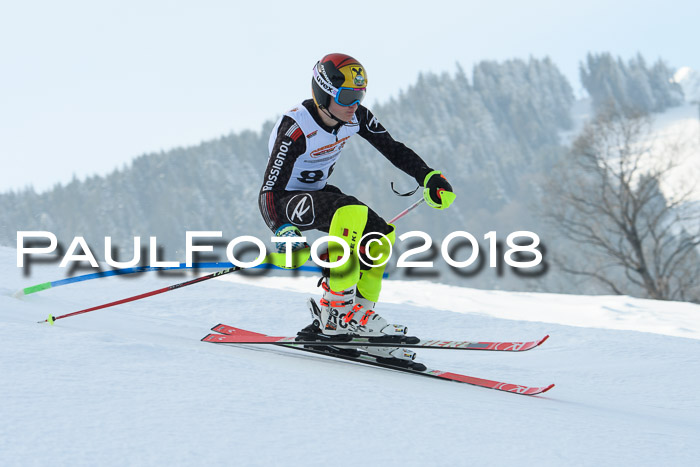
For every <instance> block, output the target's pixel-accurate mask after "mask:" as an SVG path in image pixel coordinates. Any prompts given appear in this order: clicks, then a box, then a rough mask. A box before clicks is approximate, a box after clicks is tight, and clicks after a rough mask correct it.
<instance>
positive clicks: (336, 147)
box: [309, 136, 350, 158]
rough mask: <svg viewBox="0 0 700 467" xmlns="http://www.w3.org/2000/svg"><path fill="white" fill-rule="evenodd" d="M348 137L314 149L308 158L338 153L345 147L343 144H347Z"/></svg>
mask: <svg viewBox="0 0 700 467" xmlns="http://www.w3.org/2000/svg"><path fill="white" fill-rule="evenodd" d="M348 138H350V137H349V136H346V137H345V138H341V139H339V140H338V141H334V142H332V143H331V144H327V145H325V146H322V147H320V148H318V149H314V150H313V151H311V152H310V153H309V156H311V157H312V158H315V157H321V156H327V155H328V154H331V153H334V152H340V151H341V149H343V147H344V146H345V143H346V142H347V140H348Z"/></svg>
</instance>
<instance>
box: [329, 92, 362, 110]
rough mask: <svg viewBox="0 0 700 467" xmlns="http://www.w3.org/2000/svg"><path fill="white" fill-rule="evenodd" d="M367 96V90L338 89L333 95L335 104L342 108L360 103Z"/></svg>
mask: <svg viewBox="0 0 700 467" xmlns="http://www.w3.org/2000/svg"><path fill="white" fill-rule="evenodd" d="M365 94H367V88H338V92H337V93H336V94H335V103H336V104H338V105H342V106H343V107H350V106H352V105H355V104H359V103H360V102H362V99H364V98H365Z"/></svg>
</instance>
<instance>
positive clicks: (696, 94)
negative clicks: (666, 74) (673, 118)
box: [673, 66, 700, 104]
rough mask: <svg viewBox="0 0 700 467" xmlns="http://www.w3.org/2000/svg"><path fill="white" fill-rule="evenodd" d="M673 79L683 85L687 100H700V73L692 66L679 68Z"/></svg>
mask: <svg viewBox="0 0 700 467" xmlns="http://www.w3.org/2000/svg"><path fill="white" fill-rule="evenodd" d="M673 80H674V81H675V82H676V83H678V84H680V85H681V88H683V94H684V95H685V100H686V102H693V101H694V102H695V103H696V104H697V103H698V101H700V73H699V72H697V71H695V70H693V69H692V68H690V67H687V66H684V67H681V68H679V69H678V71H676V73H675V74H674V76H673Z"/></svg>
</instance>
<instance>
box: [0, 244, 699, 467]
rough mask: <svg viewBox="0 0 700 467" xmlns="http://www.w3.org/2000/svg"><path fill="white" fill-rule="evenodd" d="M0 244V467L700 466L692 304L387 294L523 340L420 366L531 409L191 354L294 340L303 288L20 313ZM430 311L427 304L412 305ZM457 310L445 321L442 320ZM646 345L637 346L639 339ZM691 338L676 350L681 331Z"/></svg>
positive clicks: (301, 318)
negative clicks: (513, 350) (220, 330)
mask: <svg viewBox="0 0 700 467" xmlns="http://www.w3.org/2000/svg"><path fill="white" fill-rule="evenodd" d="M14 255H15V253H14V251H13V250H11V249H8V248H0V266H1V267H0V278H1V279H2V285H1V286H0V420H2V423H1V424H0V465H3V466H14V465H23V466H24V465H71V466H73V465H207V464H210V465H213V464H215V465H222V464H223V465H312V466H313V465H397V466H398V465H466V464H471V463H478V464H486V463H488V464H489V465H504V464H507V463H512V462H516V461H517V462H518V465H538V466H540V465H569V464H571V465H619V464H620V463H624V464H637V465H658V464H664V465H695V463H696V462H697V459H698V458H700V447H699V446H698V443H697V440H698V439H700V395H699V394H698V391H697V387H698V386H699V385H700V306H697V305H691V304H685V303H669V302H656V301H650V300H639V299H633V298H629V297H584V296H560V295H552V294H521V293H518V294H515V293H506V292H487V291H477V290H471V289H466V288H458V287H446V286H441V285H437V284H430V283H415V282H412V283H401V282H395V281H387V282H386V283H385V293H384V295H385V296H386V297H387V301H386V303H384V304H382V306H381V308H380V310H381V312H382V314H383V315H384V316H387V317H390V318H393V319H395V320H397V321H401V322H403V323H405V324H407V325H408V326H409V329H412V331H413V333H415V334H418V335H419V336H423V337H439V338H445V339H448V338H462V339H476V340H491V339H506V338H507V339H530V338H537V337H541V336H543V335H544V334H547V333H549V334H551V338H550V340H549V341H548V342H547V343H546V344H544V345H543V346H542V347H541V348H539V349H535V350H532V351H529V352H525V353H523V354H496V353H481V352H463V351H445V350H433V351H428V350H423V351H421V352H420V353H419V356H418V359H419V360H420V361H423V362H425V363H426V364H428V365H429V366H432V367H436V368H440V369H444V370H452V371H456V372H462V373H466V374H469V375H474V376H480V377H484V378H494V379H500V380H503V381H508V382H514V383H521V384H528V385H544V384H548V383H550V382H554V383H556V384H557V386H556V387H555V388H554V389H553V390H552V391H550V392H548V393H546V394H544V395H543V396H538V397H525V396H519V395H514V394H507V393H502V392H498V391H493V390H488V389H482V388H477V387H473V386H469V385H464V384H457V383H450V382H444V381H438V380H433V379H429V378H422V377H418V376H414V375H408V374H403V373H398V372H393V371H389V370H382V369H377V368H370V367H365V366H359V365H357V364H352V363H346V362H342V361H337V360H332V359H328V358H326V357H318V356H314V355H309V354H303V353H301V352H296V353H295V352H293V351H291V350H286V349H281V348H277V347H270V346H265V347H262V346H261V347H253V346H239V347H233V346H220V345H214V344H208V343H202V342H200V341H199V339H200V338H201V337H203V336H204V335H205V334H206V333H207V331H208V329H209V328H210V327H211V326H213V325H214V324H217V323H219V322H225V323H229V324H233V325H236V326H239V327H242V328H246V329H250V330H253V331H260V332H266V333H271V334H272V333H274V334H290V333H292V332H294V331H295V330H297V329H299V328H301V327H302V326H304V325H305V324H307V322H308V312H307V311H306V310H305V307H304V301H305V299H306V297H307V296H308V293H309V291H311V290H313V291H314V293H316V292H315V290H316V289H315V282H316V278H313V277H308V276H307V277H300V278H298V279H291V278H290V279H287V278H272V277H268V278H262V279H257V280H254V279H250V278H248V279H244V278H243V277H241V276H235V275H230V276H228V279H226V280H224V279H223V278H222V279H221V280H211V281H207V282H204V283H201V284H197V285H193V286H190V287H186V288H183V289H178V290H173V291H171V292H168V293H165V294H162V295H158V296H155V297H151V298H147V299H144V300H140V301H137V302H133V303H129V304H124V305H120V306H117V307H114V308H109V309H104V310H98V311H95V312H92V313H87V314H84V315H80V316H76V317H72V318H67V319H64V320H59V321H57V322H56V324H55V325H54V326H48V325H46V324H37V323H36V321H38V320H42V319H44V318H46V316H47V315H48V313H49V312H51V313H53V314H54V315H59V314H63V313H67V312H71V311H75V310H78V309H82V308H86V307H89V306H92V305H97V304H101V303H105V302H107V301H111V300H116V299H119V298H124V297H127V296H131V295H135V294H138V293H142V292H145V291H149V290H153V289H156V288H160V287H163V286H165V285H169V284H173V283H177V282H181V281H184V280H186V279H187V278H189V277H191V276H189V275H181V274H169V275H168V276H167V277H158V276H157V275H146V274H144V275H141V276H140V277H132V278H130V279H128V278H126V277H122V278H118V277H111V278H106V279H99V280H94V281H89V282H83V283H78V284H74V285H68V286H65V287H59V288H56V289H52V290H47V291H44V292H40V293H37V294H33V295H29V296H26V297H23V298H22V299H16V298H13V297H12V293H13V292H14V291H15V290H17V289H19V288H21V287H25V286H28V285H33V284H35V283H38V282H43V281H45V280H52V279H58V278H60V277H61V276H62V273H63V272H62V271H61V270H59V269H58V268H57V267H55V266H49V265H44V266H42V267H34V268H33V270H32V275H31V277H29V278H25V277H22V275H21V272H20V270H18V269H17V268H16V267H15V266H14V264H15V256H14ZM429 303H434V306H430V307H426V306H424V305H425V304H429ZM450 309H451V310H455V311H448V310H450ZM642 331H644V332H642ZM680 336H684V337H680Z"/></svg>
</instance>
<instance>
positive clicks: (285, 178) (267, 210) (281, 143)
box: [258, 116, 306, 232]
mask: <svg viewBox="0 0 700 467" xmlns="http://www.w3.org/2000/svg"><path fill="white" fill-rule="evenodd" d="M303 136H304V133H303V132H302V131H301V128H300V127H299V124H298V123H297V122H295V121H294V119H293V118H290V117H287V116H284V117H283V118H282V121H281V122H280V124H279V127H278V128H277V136H276V138H275V143H274V145H273V146H272V151H271V153H270V158H269V160H268V161H267V168H266V169H265V175H264V176H263V183H262V186H261V187H260V195H259V197H258V207H259V209H260V214H262V217H263V219H264V220H265V223H266V224H267V226H268V227H269V228H270V230H272V231H273V232H274V231H275V230H276V229H277V227H279V226H280V225H281V224H282V223H283V221H282V220H281V218H280V216H279V215H278V214H277V209H276V200H277V198H278V197H279V196H281V195H282V194H283V193H284V190H285V188H286V186H287V183H288V182H289V179H290V178H291V176H292V170H293V168H294V163H295V162H296V160H297V159H298V158H299V156H300V155H302V154H304V152H305V151H306V138H303Z"/></svg>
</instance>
